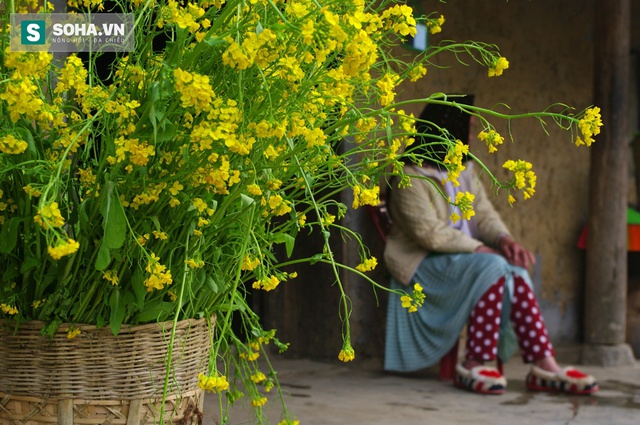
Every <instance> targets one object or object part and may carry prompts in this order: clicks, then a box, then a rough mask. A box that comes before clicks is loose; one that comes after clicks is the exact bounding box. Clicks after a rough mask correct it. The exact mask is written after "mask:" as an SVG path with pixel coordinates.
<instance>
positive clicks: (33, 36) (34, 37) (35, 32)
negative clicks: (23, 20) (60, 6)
mask: <svg viewBox="0 0 640 425" xmlns="http://www.w3.org/2000/svg"><path fill="white" fill-rule="evenodd" d="M39 30H40V25H39V24H28V25H27V33H29V35H27V40H29V42H31V43H34V44H35V43H37V42H38V41H40V32H39Z"/></svg>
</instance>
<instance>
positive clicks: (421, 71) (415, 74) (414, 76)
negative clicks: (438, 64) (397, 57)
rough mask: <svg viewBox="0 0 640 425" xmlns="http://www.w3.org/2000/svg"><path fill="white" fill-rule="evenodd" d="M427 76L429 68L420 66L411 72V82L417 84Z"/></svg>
mask: <svg viewBox="0 0 640 425" xmlns="http://www.w3.org/2000/svg"><path fill="white" fill-rule="evenodd" d="M425 75H427V68H425V67H424V65H422V64H420V65H418V66H416V67H415V68H413V69H411V71H409V81H411V82H412V83H415V82H416V81H418V80H419V79H420V78H422V77H424V76H425Z"/></svg>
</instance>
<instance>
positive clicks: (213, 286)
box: [205, 276, 218, 294]
mask: <svg viewBox="0 0 640 425" xmlns="http://www.w3.org/2000/svg"><path fill="white" fill-rule="evenodd" d="M205 283H206V284H207V288H209V290H210V291H211V292H213V293H214V294H217V293H218V284H217V283H216V281H215V280H213V277H211V276H207V279H206V280H205Z"/></svg>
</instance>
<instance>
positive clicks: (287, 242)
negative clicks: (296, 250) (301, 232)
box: [284, 235, 296, 257]
mask: <svg viewBox="0 0 640 425" xmlns="http://www.w3.org/2000/svg"><path fill="white" fill-rule="evenodd" d="M295 243H296V239H295V238H294V237H293V236H291V235H284V246H285V247H286V249H287V257H291V254H293V247H294V245H295Z"/></svg>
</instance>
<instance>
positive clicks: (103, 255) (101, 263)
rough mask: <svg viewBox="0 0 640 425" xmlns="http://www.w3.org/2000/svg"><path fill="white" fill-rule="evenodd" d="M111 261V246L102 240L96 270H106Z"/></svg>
mask: <svg viewBox="0 0 640 425" xmlns="http://www.w3.org/2000/svg"><path fill="white" fill-rule="evenodd" d="M110 262H111V255H109V248H107V245H106V244H105V243H104V242H102V243H101V244H100V249H99V250H98V258H96V270H100V271H102V270H104V269H106V268H107V267H108V266H109V263H110Z"/></svg>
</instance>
